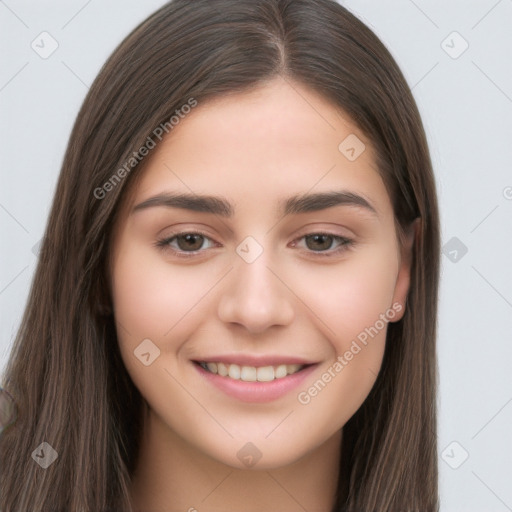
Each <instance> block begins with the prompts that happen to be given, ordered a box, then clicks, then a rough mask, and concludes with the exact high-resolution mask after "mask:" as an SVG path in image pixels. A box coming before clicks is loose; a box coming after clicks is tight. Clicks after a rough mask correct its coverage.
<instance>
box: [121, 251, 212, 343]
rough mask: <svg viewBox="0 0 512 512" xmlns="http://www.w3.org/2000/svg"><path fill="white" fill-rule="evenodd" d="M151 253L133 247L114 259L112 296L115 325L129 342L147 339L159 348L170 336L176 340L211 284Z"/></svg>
mask: <svg viewBox="0 0 512 512" xmlns="http://www.w3.org/2000/svg"><path fill="white" fill-rule="evenodd" d="M151 251H156V249H150V250H148V249H146V248H137V247H133V248H130V249H129V250H128V251H125V252H124V253H121V254H120V255H119V256H118V258H117V260H116V262H115V265H114V271H113V284H112V295H113V303H114V314H115V318H116V321H117V322H118V323H119V324H120V325H121V326H122V328H124V332H127V333H129V334H130V336H131V338H132V342H133V343H140V341H141V340H142V339H144V338H150V339H152V340H155V343H157V344H158V345H159V346H160V345H162V344H163V342H164V340H165V339H166V338H167V337H168V336H169V335H171V333H172V337H173V338H179V332H180V331H183V329H186V327H187V325H188V324H190V323H191V319H193V318H194V316H195V315H196V314H197V311H198V310H200V309H201V304H200V302H201V298H202V297H203V296H204V295H205V294H206V293H207V291H208V288H209V287H211V286H213V284H214V281H213V279H212V277H211V276H210V277H208V275H207V273H206V272H204V271H201V270H200V269H199V267H192V266H191V267H188V268H187V267H185V266H183V267H176V266H175V267H171V266H170V265H168V264H166V263H165V261H164V259H163V257H162V256H160V255H156V253H153V252H151Z"/></svg>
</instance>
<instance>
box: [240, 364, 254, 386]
mask: <svg viewBox="0 0 512 512" xmlns="http://www.w3.org/2000/svg"><path fill="white" fill-rule="evenodd" d="M240 380H245V382H255V381H256V380H258V379H257V371H256V368H254V366H242V371H241V372H240Z"/></svg>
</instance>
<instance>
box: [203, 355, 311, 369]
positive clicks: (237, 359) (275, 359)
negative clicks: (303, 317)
mask: <svg viewBox="0 0 512 512" xmlns="http://www.w3.org/2000/svg"><path fill="white" fill-rule="evenodd" d="M194 361H197V362H198V363H228V364H237V365H238V366H256V367H259V366H279V365H281V364H300V365H310V364H315V361H308V360H306V359H302V358H300V357H291V356H279V355H274V356H273V355H250V354H226V355H218V356H208V357H205V358H200V359H194Z"/></svg>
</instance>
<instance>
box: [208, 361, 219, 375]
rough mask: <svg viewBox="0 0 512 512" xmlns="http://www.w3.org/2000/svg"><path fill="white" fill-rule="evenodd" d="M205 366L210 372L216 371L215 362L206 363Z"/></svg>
mask: <svg viewBox="0 0 512 512" xmlns="http://www.w3.org/2000/svg"><path fill="white" fill-rule="evenodd" d="M206 366H207V368H208V370H210V371H211V372H212V373H217V363H206Z"/></svg>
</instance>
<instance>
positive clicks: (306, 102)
mask: <svg viewBox="0 0 512 512" xmlns="http://www.w3.org/2000/svg"><path fill="white" fill-rule="evenodd" d="M350 134H356V135H357V137H359V139H360V140H361V141H363V142H364V144H365V145H366V150H365V151H364V152H363V153H362V154H361V155H360V156H359V157H358V158H357V159H356V160H355V161H349V160H348V159H347V158H346V157H345V155H344V154H342V152H341V151H340V150H339V149H338V146H339V144H340V143H341V142H342V141H343V140H344V139H345V138H346V137H347V136H348V135H350ZM148 158H149V157H148ZM148 164H149V165H148V166H147V168H146V169H145V170H144V175H143V176H142V179H141V181H140V183H138V185H137V186H136V188H135V190H134V191H133V194H132V195H131V196H130V199H129V200H127V201H126V202H125V204H124V205H123V208H122V210H121V215H120V217H119V222H118V223H117V225H116V229H115V231H114V235H113V250H112V254H111V276H110V277H111V291H112V300H113V304H114V315H115V319H116V322H117V332H118V341H119V346H120V350H121V354H122V357H123V360H124V363H125V365H126V368H127V370H128V372H129V374H130V376H131V378H132V379H133V382H134V383H135V385H136V386H137V388H138V389H139V390H140V392H141V394H142V395H143V397H144V398H145V400H146V401H147V404H148V406H149V407H148V411H147V415H146V417H145V425H144V435H143V440H142V448H141V452H140V458H139V461H138V465H137V469H136V472H135V475H134V478H133V487H132V495H133V503H134V506H135V508H136V510H142V511H164V510H165V511H166V512H168V511H174V510H176V511H178V510H179V511H187V510H191V511H192V510H194V509H195V510H197V511H199V512H201V511H206V510H207V511H209V512H216V511H221V510H222V511H225V510H226V504H229V507H228V508H229V509H230V510H243V511H244V512H253V511H254V512H256V511H261V510H279V511H282V512H287V511H289V512H291V511H298V510H301V511H303V510H304V509H306V510H308V511H311V512H312V511H318V512H320V511H323V512H327V511H330V510H331V508H332V506H333V504H334V495H335V492H336V485H337V478H338V467H339V460H340V459H339V457H340V453H339V452H340V443H341V438H342V427H343V426H344V424H345V423H346V422H347V421H348V420H349V419H350V417H351V416H352V415H353V414H354V413H355V412H356V411H357V410H358V409H359V407H360V406H361V404H362V403H363V402H364V400H365V398H366V397H367V396H368V394H369V392H370V390H371V389H372V386H373V384H374V382H375V380H376V377H377V374H378V372H379V370H380V367H381V363H382V358H383V354H384V347H385V337H386V328H387V323H386V324H385V327H384V328H383V329H381V330H380V331H379V332H378V334H377V335H375V336H373V337H372V338H369V341H368V343H367V345H366V346H363V345H361V344H360V345H361V347H362V349H361V350H360V351H359V352H358V353H357V355H354V357H353V358H352V359H351V360H350V361H345V362H346V363H347V364H346V365H345V366H344V368H343V370H342V371H340V372H338V373H337V374H336V376H335V377H334V378H332V379H331V380H330V382H329V383H328V384H327V385H326V386H325V387H324V388H323V389H322V390H321V391H320V392H318V393H317V394H316V395H315V396H314V397H311V399H310V401H309V403H307V404H304V403H300V402H299V400H298V398H297V395H298V393H299V392H300V391H304V390H306V391H307V390H308V388H310V387H311V386H312V385H313V383H314V382H315V381H317V380H318V379H319V378H321V377H322V374H324V373H325V372H326V371H328V369H329V368H331V372H332V366H333V363H334V362H335V361H336V358H337V357H338V356H343V354H345V353H346V351H347V350H349V348H350V346H351V343H352V342H353V340H355V339H356V337H357V336H358V334H360V333H361V332H363V331H364V329H365V328H368V327H370V326H373V325H374V324H375V323H376V321H377V320H379V318H382V316H379V315H382V314H384V313H385V312H386V311H387V310H388V309H390V308H392V307H393V304H395V310H396V309H397V308H401V311H400V312H396V311H395V316H394V318H393V320H392V321H398V320H399V319H400V318H401V317H402V315H403V313H404V311H405V299H406V295H407V291H408V288H409V279H410V261H411V257H410V255H411V247H412V242H413V236H412V235H409V238H408V239H407V243H406V244H405V245H404V246H403V247H401V246H400V244H399V242H398V239H397V234H396V231H395V224H394V216H393V210H392V205H391V202H390V198H389V195H388V193H387V191H386V188H385V186H384V183H383V181H382V179H381V177H380V176H379V173H378V172H377V169H376V165H375V158H374V152H373V149H372V147H371V144H370V142H369V141H368V140H367V139H366V137H365V136H364V135H363V134H362V133H361V132H360V130H359V129H358V128H357V126H356V125H354V124H353V123H352V122H351V120H350V119H349V118H348V117H347V116H346V115H344V114H343V113H341V112H339V110H337V109H336V108H335V107H334V106H333V105H332V104H330V103H329V102H327V101H326V100H325V99H323V98H322V97H321V96H319V95H318V94H316V93H315V92H313V91H311V90H309V89H307V88H305V87H304V86H302V85H299V84H297V83H292V82H289V81H285V80H283V79H281V78H278V79H274V80H272V81H271V82H268V83H267V84H265V85H264V86H260V87H258V88H257V89H255V90H252V91H251V92H248V93H243V94H235V95H230V96H226V97H223V98H217V99H215V100H212V101H209V102H206V103H204V104H199V105H198V106H197V107H196V108H195V109H194V110H193V111H192V112H191V113H190V114H189V115H188V116H187V117H186V118H185V119H184V120H182V121H180V124H179V125H177V126H175V128H174V129H173V131H172V132H170V134H169V136H168V137H167V138H166V139H164V140H163V142H162V143H161V144H160V145H159V146H158V147H157V148H156V149H154V150H153V152H152V154H151V156H150V160H149V161H148ZM342 189H343V190H346V191H350V192H353V193H356V194H359V195H361V196H363V197H364V198H366V199H367V200H368V201H369V202H370V203H371V204H372V205H373V207H374V208H375V210H376V213H377V215H374V214H372V213H371V212H369V211H368V210H366V209H364V208H362V207H359V206H353V205H341V206H335V207H331V208H327V209H324V210H322V211H317V212H308V213H300V214H293V215H289V216H287V217H283V216H282V214H280V213H279V210H278V206H279V201H280V200H282V199H284V198H287V197H289V196H291V195H294V194H305V193H313V192H326V191H333V190H342ZM171 191H172V192H182V193H190V192H193V193H195V194H208V195H215V196H222V197H223V198H225V199H226V200H227V201H229V202H230V203H231V204H232V207H233V209H234V212H235V213H234V216H233V217H232V218H224V217H221V216H218V215H213V214H211V213H208V212H193V211H189V210H185V209H181V208H168V207H163V206H159V207H152V208H147V209H143V210H139V211H137V212H131V211H132V208H133V206H134V205H137V204H139V203H141V202H142V201H144V200H146V199H147V198H149V197H152V196H154V195H157V194H159V193H162V192H171ZM197 230H200V231H202V232H204V233H205V234H206V236H207V238H205V239H201V238H199V240H198V241H197V242H196V243H195V244H193V246H194V249H195V248H197V247H199V249H195V250H196V253H195V255H194V256H192V257H190V258H188V259H185V258H180V257H178V256H176V255H175V254H173V252H172V249H171V248H167V249H164V250H162V249H161V248H158V247H156V246H155V245H154V244H155V242H156V241H157V240H159V239H161V238H164V237H169V236H171V234H174V232H180V233H184V232H185V233H187V232H188V233H190V232H192V233H194V232H197ZM324 232H328V233H330V234H332V235H336V236H342V237H343V236H344V237H347V238H350V239H352V240H353V245H351V246H348V247H344V248H343V250H342V252H340V253H338V254H335V252H334V251H335V250H336V249H337V248H338V247H339V246H340V245H339V241H338V240H337V239H336V238H334V239H327V241H326V242H322V241H320V242H317V243H316V244H315V242H314V240H313V241H310V242H309V243H307V242H306V239H305V238H304V236H305V235H308V234H316V233H324ZM247 236H252V237H253V238H254V239H255V240H256V241H257V242H258V243H259V244H260V246H261V247H262V249H263V252H262V254H261V255H260V256H259V257H258V258H257V259H256V260H255V261H253V262H252V263H247V262H246V261H244V260H243V259H242V258H241V257H240V256H239V255H238V254H237V252H236V248H237V246H238V245H239V244H240V243H241V242H242V240H244V239H245V238H246V237H247ZM201 241H202V244H201ZM294 243H295V245H294ZM171 247H172V248H174V249H175V250H177V251H179V250H181V252H182V253H183V252H186V250H187V245H186V243H185V242H182V243H181V245H180V244H179V243H178V242H177V241H176V239H175V240H174V241H173V242H172V243H171ZM320 251H323V252H326V253H329V252H330V253H331V254H332V256H331V257H330V258H329V257H322V256H321V255H319V252H320ZM397 305H398V306H397ZM147 338H149V339H150V340H151V341H152V342H153V343H154V344H155V345H156V346H157V347H158V348H159V350H160V355H159V357H158V358H156V359H155V360H154V362H153V363H152V364H151V365H149V366H144V365H143V364H141V362H140V360H139V359H138V358H137V357H135V356H134V350H135V349H136V348H137V346H138V345H139V344H140V343H141V341H142V340H144V339H147ZM219 353H220V354H227V353H250V354H272V355H275V354H279V355H283V354H284V355H292V356H297V357H302V358H304V359H306V360H310V361H315V362H318V365H317V367H316V368H315V370H314V373H313V374H311V375H309V376H308V378H307V379H306V381H305V382H304V383H303V384H301V386H300V387H299V388H297V389H294V390H293V391H291V392H290V393H287V394H286V395H285V396H283V397H281V398H279V399H277V400H274V401H270V402H267V403H257V404H254V403H245V402H242V401H240V400H238V399H235V398H232V397H230V396H228V395H226V394H224V393H223V392H221V391H219V390H218V389H217V388H216V387H214V386H212V385H211V384H209V383H208V382H207V381H206V380H205V379H204V378H203V377H202V376H201V375H200V374H199V373H198V371H197V369H196V367H195V366H194V365H193V363H192V362H191V360H193V359H199V360H200V359H201V356H203V357H205V356H208V355H212V354H219ZM247 442H251V443H253V445H255V446H256V447H257V448H258V450H259V451H260V452H261V454H262V456H261V459H260V460H259V461H258V462H257V463H256V464H255V465H254V466H252V467H250V468H249V467H247V466H246V465H244V463H243V462H242V461H241V460H239V458H238V457H237V452H238V451H239V450H240V449H241V448H242V447H243V446H244V445H245V444H246V443H247Z"/></svg>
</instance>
